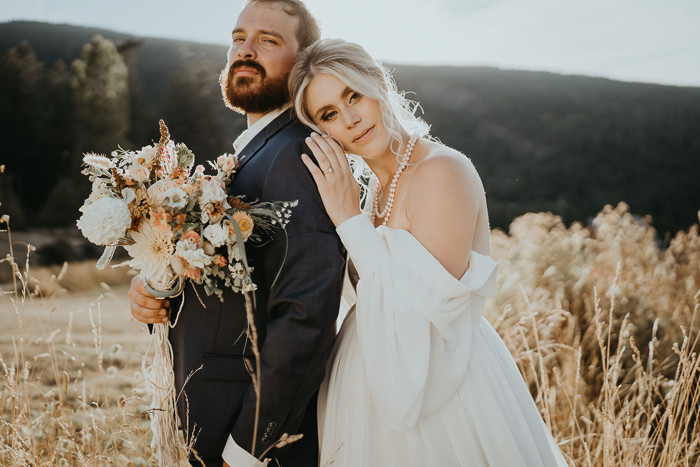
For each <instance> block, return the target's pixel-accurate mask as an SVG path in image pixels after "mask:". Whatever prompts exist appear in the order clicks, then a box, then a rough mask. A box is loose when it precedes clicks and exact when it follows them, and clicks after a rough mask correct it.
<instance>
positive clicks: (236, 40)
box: [233, 37, 243, 43]
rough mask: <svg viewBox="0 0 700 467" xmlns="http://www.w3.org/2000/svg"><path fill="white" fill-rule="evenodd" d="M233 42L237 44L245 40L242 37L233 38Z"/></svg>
mask: <svg viewBox="0 0 700 467" xmlns="http://www.w3.org/2000/svg"><path fill="white" fill-rule="evenodd" d="M233 42H234V43H236V42H243V38H242V37H234V38H233Z"/></svg>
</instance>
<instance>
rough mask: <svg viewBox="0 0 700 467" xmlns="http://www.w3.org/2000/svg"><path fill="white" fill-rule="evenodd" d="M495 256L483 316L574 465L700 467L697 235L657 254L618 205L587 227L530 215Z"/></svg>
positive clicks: (651, 237) (645, 232)
mask: <svg viewBox="0 0 700 467" xmlns="http://www.w3.org/2000/svg"><path fill="white" fill-rule="evenodd" d="M492 244H493V257H494V258H495V259H496V260H497V261H498V262H499V265H500V268H499V285H500V288H499V292H498V295H497V297H496V299H495V300H494V301H492V302H491V303H490V304H489V305H488V307H487V309H486V310H485V314H486V316H487V318H488V319H489V320H490V321H491V322H492V323H493V324H494V327H495V328H496V330H497V331H498V332H499V333H500V334H501V336H502V337H503V339H504V340H505V342H506V345H507V346H508V348H509V349H510V351H511V353H512V354H513V356H514V357H515V359H516V362H517V363H518V365H519V367H520V369H521V372H522V374H523V376H524V378H525V379H526V381H527V382H528V384H529V386H530V389H531V392H532V394H533V396H534V397H535V400H536V403H537V405H538V407H539V409H540V413H541V414H542V417H543V419H544V420H545V422H546V423H547V425H548V426H549V427H550V429H551V430H552V432H553V433H554V435H555V438H556V439H557V441H558V443H559V445H560V446H561V448H562V452H563V453H564V454H565V456H566V457H567V458H568V460H569V463H570V465H577V466H606V467H607V466H610V467H612V466H669V467H670V466H674V467H675V466H698V465H700V446H699V443H700V422H699V421H698V408H699V404H698V403H699V402H700V363H699V362H698V355H697V352H698V349H700V345H699V341H698V332H697V331H698V327H699V324H700V312H699V307H700V292H698V284H700V237H699V236H698V227H697V225H695V226H693V227H691V228H690V229H689V231H688V232H680V233H679V234H678V235H676V237H675V238H674V239H673V240H672V241H671V243H670V246H669V247H668V248H667V249H666V250H663V251H662V250H661V249H660V248H659V246H658V244H657V243H656V241H655V233H654V230H653V229H652V228H651V227H650V226H649V219H641V220H640V219H635V218H634V217H633V216H632V215H630V214H629V212H628V207H627V206H626V205H625V204H620V205H619V206H617V207H616V208H612V207H611V206H607V207H606V208H605V209H604V210H603V211H602V212H601V213H600V214H598V216H597V217H596V218H595V219H594V221H593V225H592V226H591V227H583V226H582V225H580V224H574V225H572V226H571V227H569V228H566V226H565V225H563V224H562V222H561V220H560V219H559V218H558V217H556V216H553V215H551V214H526V215H524V216H522V217H520V218H518V219H516V220H515V221H514V222H513V224H512V225H511V227H510V232H509V235H506V234H505V233H503V232H500V231H495V232H493V234H492Z"/></svg>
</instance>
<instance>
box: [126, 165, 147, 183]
mask: <svg viewBox="0 0 700 467" xmlns="http://www.w3.org/2000/svg"><path fill="white" fill-rule="evenodd" d="M129 175H131V178H133V179H134V180H136V181H137V182H145V181H146V180H148V177H149V176H150V175H151V171H150V170H148V169H147V168H146V167H144V166H143V165H132V166H131V167H129Z"/></svg>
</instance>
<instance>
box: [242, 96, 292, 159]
mask: <svg viewBox="0 0 700 467" xmlns="http://www.w3.org/2000/svg"><path fill="white" fill-rule="evenodd" d="M293 120H294V108H291V107H290V108H289V109H287V110H285V111H284V112H282V114H280V116H279V117H277V118H276V119H274V120H273V121H271V122H270V123H269V124H268V125H267V126H266V127H265V128H263V129H262V130H261V131H260V132H259V133H258V134H257V135H255V138H253V139H252V140H250V142H249V143H248V144H246V145H245V147H244V148H243V149H242V150H241V152H240V154H238V160H239V161H240V162H239V163H238V168H237V169H236V172H240V171H241V169H243V167H244V166H245V165H246V164H247V163H248V162H249V161H250V160H251V159H252V158H253V157H254V156H255V155H256V154H257V153H258V151H260V149H262V147H263V146H265V143H266V142H267V140H268V139H270V138H271V137H272V136H274V135H275V133H277V132H278V131H280V130H281V129H282V128H284V127H285V126H287V125H289V124H290V123H292V121H293Z"/></svg>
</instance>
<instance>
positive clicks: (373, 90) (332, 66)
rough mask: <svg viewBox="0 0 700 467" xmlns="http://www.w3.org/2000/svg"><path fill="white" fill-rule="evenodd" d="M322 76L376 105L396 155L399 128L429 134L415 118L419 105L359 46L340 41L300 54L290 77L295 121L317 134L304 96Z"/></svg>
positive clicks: (317, 44) (326, 42)
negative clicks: (341, 83)
mask: <svg viewBox="0 0 700 467" xmlns="http://www.w3.org/2000/svg"><path fill="white" fill-rule="evenodd" d="M323 73H325V74H329V75H333V76H335V77H336V78H338V79H339V80H340V81H342V82H343V83H344V84H345V85H346V86H348V87H349V88H350V89H352V90H353V91H356V92H359V93H360V94H362V95H364V96H367V97H369V98H370V99H374V100H375V101H377V102H378V104H379V108H380V109H381V112H382V123H383V124H384V127H385V128H386V130H387V132H388V133H389V136H390V137H391V145H390V147H391V150H392V152H394V153H395V154H398V151H399V150H400V149H401V147H402V146H403V138H402V137H401V132H400V129H401V126H403V127H404V128H405V129H406V131H408V133H409V134H417V135H418V136H420V137H423V136H427V135H428V133H429V132H430V127H429V126H428V124H427V123H425V122H424V121H423V120H422V119H420V118H419V117H417V116H416V115H415V112H416V110H417V109H418V107H419V105H418V103H417V102H413V101H410V100H408V99H406V97H405V95H404V93H403V92H398V91H397V89H396V84H395V83H394V80H393V78H392V77H391V74H390V73H389V71H388V70H387V69H386V68H384V67H383V66H382V65H381V64H380V63H376V62H375V61H374V60H373V59H372V57H371V56H370V55H369V54H368V53H367V51H366V50H365V49H364V48H362V46H360V45H357V44H354V43H352V42H346V41H344V40H342V39H321V40H319V41H316V42H314V43H313V44H312V45H310V46H309V47H307V48H306V49H305V50H304V51H303V52H301V53H300V54H299V56H298V57H297V59H296V62H295V63H294V67H293V68H292V71H291V73H290V74H289V92H290V94H291V96H292V103H293V104H294V108H295V110H296V114H297V117H298V118H299V120H300V121H301V122H302V123H303V124H304V125H306V126H308V127H309V128H311V129H312V130H314V131H315V132H317V133H318V134H326V132H324V131H323V130H321V128H320V127H319V126H318V125H316V124H315V123H314V121H313V118H312V117H311V115H309V110H308V107H307V105H306V92H307V89H308V86H309V83H311V80H313V79H314V78H315V77H316V76H317V75H320V74H323ZM334 139H335V138H334ZM336 141H337V142H338V144H340V141H338V140H337V139H336ZM340 145H341V147H342V144H340Z"/></svg>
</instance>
